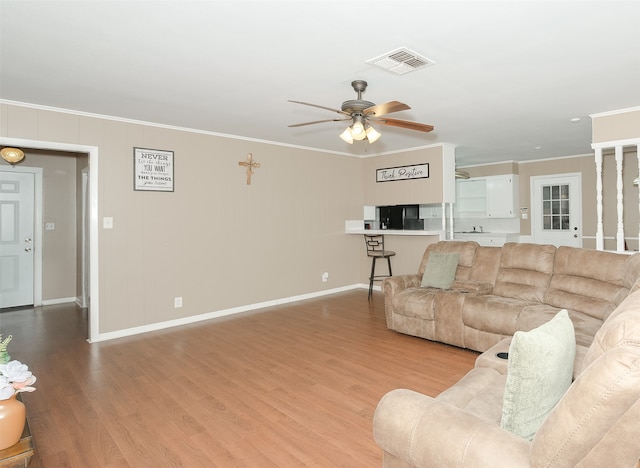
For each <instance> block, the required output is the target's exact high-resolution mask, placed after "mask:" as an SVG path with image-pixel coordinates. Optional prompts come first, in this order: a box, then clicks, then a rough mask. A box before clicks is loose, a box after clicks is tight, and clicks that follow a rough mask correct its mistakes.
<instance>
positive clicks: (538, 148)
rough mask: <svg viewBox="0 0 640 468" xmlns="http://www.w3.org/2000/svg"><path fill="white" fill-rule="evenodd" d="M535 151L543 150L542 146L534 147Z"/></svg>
mask: <svg viewBox="0 0 640 468" xmlns="http://www.w3.org/2000/svg"><path fill="white" fill-rule="evenodd" d="M533 149H534V150H541V149H542V146H534V147H533Z"/></svg>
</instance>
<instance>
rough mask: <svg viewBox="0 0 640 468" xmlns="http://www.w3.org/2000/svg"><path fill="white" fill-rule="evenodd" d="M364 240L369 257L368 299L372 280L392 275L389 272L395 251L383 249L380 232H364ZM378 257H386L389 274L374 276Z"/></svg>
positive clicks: (370, 293) (371, 290) (382, 237)
mask: <svg viewBox="0 0 640 468" xmlns="http://www.w3.org/2000/svg"><path fill="white" fill-rule="evenodd" d="M364 242H365V244H366V246H367V257H371V275H370V276H369V296H368V298H367V299H368V300H371V295H372V293H373V282H374V281H377V280H378V279H380V278H388V277H389V276H393V273H391V257H393V256H394V255H395V254H396V253H395V252H394V251H393V250H385V249H384V236H383V235H382V234H365V235H364ZM378 258H386V259H387V265H389V274H388V275H377V276H376V274H375V273H376V260H377V259H378Z"/></svg>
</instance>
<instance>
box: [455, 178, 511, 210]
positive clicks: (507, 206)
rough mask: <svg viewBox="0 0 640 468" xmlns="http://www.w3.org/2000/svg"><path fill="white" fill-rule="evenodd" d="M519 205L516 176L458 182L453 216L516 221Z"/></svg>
mask: <svg viewBox="0 0 640 468" xmlns="http://www.w3.org/2000/svg"><path fill="white" fill-rule="evenodd" d="M518 202H519V184H518V176H517V175H516V174H505V175H497V176H486V177H473V178H471V179H464V180H458V181H456V204H455V207H454V213H455V217H457V218H515V217H517V216H518Z"/></svg>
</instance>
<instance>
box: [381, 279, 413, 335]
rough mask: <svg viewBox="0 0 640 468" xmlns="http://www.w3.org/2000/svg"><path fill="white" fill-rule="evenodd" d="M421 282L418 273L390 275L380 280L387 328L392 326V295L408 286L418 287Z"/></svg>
mask: <svg viewBox="0 0 640 468" xmlns="http://www.w3.org/2000/svg"><path fill="white" fill-rule="evenodd" d="M421 282H422V277H421V276H420V275H399V276H390V277H388V278H385V279H384V280H382V286H381V289H382V292H383V293H384V316H385V319H386V321H387V328H389V329H391V330H395V329H394V328H393V312H394V310H393V296H395V295H396V294H398V293H399V292H401V291H404V290H405V289H409V288H419V287H420V283H421Z"/></svg>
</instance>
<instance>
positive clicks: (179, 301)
mask: <svg viewBox="0 0 640 468" xmlns="http://www.w3.org/2000/svg"><path fill="white" fill-rule="evenodd" d="M173 307H174V308H175V309H177V308H179V307H182V298H181V297H176V298H174V299H173Z"/></svg>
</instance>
